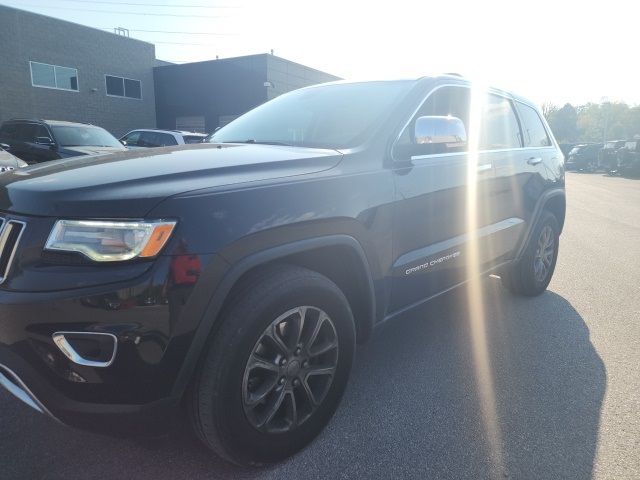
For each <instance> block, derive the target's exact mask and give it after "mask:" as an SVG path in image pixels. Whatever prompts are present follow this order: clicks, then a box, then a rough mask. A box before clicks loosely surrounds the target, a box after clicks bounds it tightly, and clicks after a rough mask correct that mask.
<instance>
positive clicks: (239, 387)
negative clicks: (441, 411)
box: [0, 75, 565, 465]
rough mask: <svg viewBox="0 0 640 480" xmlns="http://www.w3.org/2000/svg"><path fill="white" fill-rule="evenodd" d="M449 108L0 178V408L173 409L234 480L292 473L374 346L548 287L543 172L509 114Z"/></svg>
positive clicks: (146, 422) (550, 252) (551, 212)
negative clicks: (290, 466)
mask: <svg viewBox="0 0 640 480" xmlns="http://www.w3.org/2000/svg"><path fill="white" fill-rule="evenodd" d="M471 87H472V85H471V83H470V82H468V81H466V80H464V79H462V78H460V77H456V76H447V75H445V76H440V77H428V78H422V79H418V80H401V81H384V82H358V83H346V82H345V83H335V84H326V85H318V86H314V87H308V88H304V89H301V90H296V91H293V92H290V93H287V94H285V95H282V96H279V97H277V98H276V99H274V100H271V101H270V102H267V103H265V104H263V105H262V106H260V107H258V108H256V109H254V110H252V111H250V112H248V113H247V114H245V115H243V116H241V117H240V118H238V119H236V120H234V121H233V122H231V123H230V124H228V125H226V126H224V127H223V128H221V129H220V130H218V131H217V132H216V133H215V134H214V135H213V136H212V137H211V138H210V140H209V142H210V143H204V144H197V145H182V146H175V147H165V148H163V149H161V150H159V151H154V150H144V151H140V150H139V151H128V152H121V153H116V154H112V155H105V156H99V157H86V158H84V159H81V160H78V161H76V162H64V163H61V162H56V163H54V164H50V165H42V166H41V167H40V168H32V169H29V168H27V169H25V170H24V171H22V172H20V174H18V173H15V172H9V173H6V174H3V175H0V225H2V228H0V246H1V248H0V384H2V385H3V386H4V387H6V388H7V389H8V390H9V391H11V392H12V393H13V394H14V395H16V396H17V397H18V398H20V399H21V400H23V401H24V402H26V403H27V404H29V405H30V406H31V407H33V408H34V409H36V410H38V411H40V412H43V413H46V414H47V415H51V416H53V417H55V418H57V419H59V420H60V421H61V422H63V423H66V424H69V425H75V426H78V427H82V428H89V429H94V430H100V431H112V432H113V431H117V432H122V431H127V430H128V431H130V432H131V431H133V432H136V433H137V432H139V431H140V429H141V428H142V427H146V428H152V429H155V430H158V429H161V428H166V427H167V426H168V425H169V424H170V421H171V419H173V418H181V417H180V416H179V415H176V413H177V412H179V411H180V409H185V410H186V411H187V412H188V418H189V419H190V421H191V423H192V425H193V428H194V431H195V433H196V434H197V435H198V436H199V437H200V439H201V440H202V441H203V442H204V443H205V444H206V445H207V446H208V447H210V448H211V449H213V450H214V451H215V452H217V453H218V454H220V455H221V456H223V457H224V458H227V459H229V460H231V461H233V462H236V463H241V464H252V465H260V464H264V463H268V462H274V461H278V460H281V459H283V458H284V457H286V456H288V455H291V454H293V453H295V452H296V451H298V450H300V449H301V448H303V447H304V446H305V445H307V444H308V443H309V442H310V441H311V440H312V439H313V438H315V437H316V435H318V433H320V431H321V430H322V429H323V428H324V426H325V425H326V424H327V422H329V420H330V419H331V417H332V415H333V413H334V412H335V410H336V408H337V407H338V404H339V402H340V398H341V397H342V394H343V392H344V390H345V387H346V385H347V381H348V378H349V373H350V370H351V365H352V362H353V358H354V351H355V346H356V342H359V343H362V342H365V341H366V340H367V339H368V338H369V337H370V336H371V333H372V331H373V330H374V328H376V327H378V326H380V325H382V324H384V323H386V322H391V321H393V320H395V319H397V318H399V317H401V316H402V315H403V314H404V313H405V312H407V311H410V310H412V309H413V308H415V307H417V306H419V305H422V304H424V303H425V302H427V301H429V300H430V299H433V298H434V297H437V296H438V295H441V294H443V293H445V292H447V291H449V290H451V289H452V288H454V287H457V286H460V285H463V284H464V283H466V282H468V281H470V280H472V279H476V278H478V279H479V278H482V277H486V276H487V275H488V274H490V273H496V274H499V275H501V277H502V283H503V284H504V286H505V287H506V288H507V289H508V290H509V291H511V292H513V293H515V294H520V295H529V296H533V295H539V294H540V293H542V292H543V291H544V290H545V289H546V288H547V285H548V284H549V281H550V280H551V276H552V275H553V271H554V268H555V264H556V259H557V256H558V247H559V238H560V233H561V231H562V227H563V224H564V219H565V192H564V168H563V156H562V152H561V151H560V149H559V148H558V146H557V144H556V142H555V141H554V139H553V137H552V135H551V132H550V130H549V128H548V126H547V125H546V123H545V121H544V119H543V117H542V116H541V114H540V112H539V110H538V109H537V108H536V107H534V106H533V105H532V104H531V103H530V102H528V101H527V100H525V99H523V98H521V97H518V96H515V95H512V94H510V93H508V92H505V91H502V90H495V89H490V90H488V91H487V92H486V94H484V95H482V97H480V96H479V95H481V94H477V95H478V96H476V93H474V98H478V100H482V101H481V102H480V101H479V102H478V104H481V105H482V108H478V109H476V108H474V109H471ZM474 103H475V101H474ZM472 111H474V112H477V113H478V117H474V118H472V116H471V112H472ZM470 125H477V126H478V130H477V131H470V130H469V128H470ZM468 138H472V139H475V141H474V143H473V144H472V145H469V143H468V141H467V139H468ZM481 303H482V302H481V299H478V303H477V304H478V305H481ZM471 310H472V312H475V310H473V308H472V309H471ZM514 320H516V319H514ZM399 328H402V326H401V325H400V326H399ZM383 376H384V375H383V373H382V372H381V374H380V381H381V382H382V381H385V380H384V378H383ZM362 408H363V409H367V408H368V406H367V405H365V404H363V405H362ZM373 416H374V417H375V413H374V414H373Z"/></svg>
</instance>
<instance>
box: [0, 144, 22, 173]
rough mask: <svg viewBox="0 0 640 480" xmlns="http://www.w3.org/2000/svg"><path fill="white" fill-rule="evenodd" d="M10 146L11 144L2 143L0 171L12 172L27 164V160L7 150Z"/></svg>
mask: <svg viewBox="0 0 640 480" xmlns="http://www.w3.org/2000/svg"><path fill="white" fill-rule="evenodd" d="M9 148H10V147H9V145H7V144H6V143H0V173H5V172H10V171H12V170H15V169H16V168H22V167H26V166H27V162H24V161H22V160H20V159H19V158H18V157H15V156H13V155H11V154H10V153H9V152H7V150H9Z"/></svg>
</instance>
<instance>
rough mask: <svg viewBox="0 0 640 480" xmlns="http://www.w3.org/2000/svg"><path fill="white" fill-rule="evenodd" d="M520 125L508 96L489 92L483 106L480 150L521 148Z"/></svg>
mask: <svg viewBox="0 0 640 480" xmlns="http://www.w3.org/2000/svg"><path fill="white" fill-rule="evenodd" d="M519 147H521V145H520V127H519V125H518V119H517V118H516V114H515V112H514V110H513V104H512V103H511V101H510V100H509V99H507V98H504V97H500V96H498V95H493V94H489V95H487V100H486V102H485V103H484V105H483V108H482V118H481V127H480V142H479V145H478V148H479V150H500V149H504V148H519Z"/></svg>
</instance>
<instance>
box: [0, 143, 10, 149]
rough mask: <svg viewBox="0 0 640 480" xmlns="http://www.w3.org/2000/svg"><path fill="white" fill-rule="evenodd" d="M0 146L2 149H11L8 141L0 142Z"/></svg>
mask: <svg viewBox="0 0 640 480" xmlns="http://www.w3.org/2000/svg"><path fill="white" fill-rule="evenodd" d="M0 148H1V149H2V150H9V149H10V148H11V147H10V146H9V145H7V144H6V143H0Z"/></svg>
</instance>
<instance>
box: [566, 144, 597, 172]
mask: <svg viewBox="0 0 640 480" xmlns="http://www.w3.org/2000/svg"><path fill="white" fill-rule="evenodd" d="M601 149H602V144H601V143H590V144H583V145H576V146H575V147H573V148H572V149H571V151H570V152H569V155H568V157H566V158H567V160H566V162H565V167H566V169H567V170H585V171H595V169H596V168H597V166H598V153H599V152H600V150H601Z"/></svg>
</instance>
